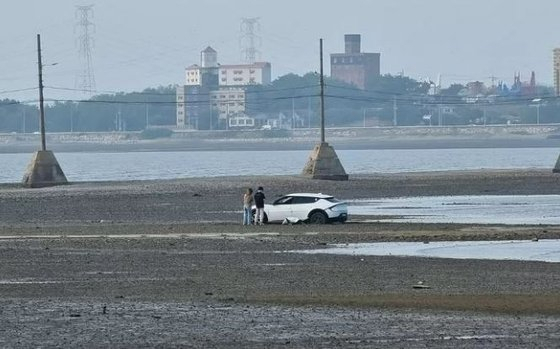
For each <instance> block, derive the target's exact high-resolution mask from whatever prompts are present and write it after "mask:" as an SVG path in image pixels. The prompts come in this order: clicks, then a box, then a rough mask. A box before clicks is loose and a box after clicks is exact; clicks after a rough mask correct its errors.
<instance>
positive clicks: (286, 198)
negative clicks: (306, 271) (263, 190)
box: [273, 196, 293, 205]
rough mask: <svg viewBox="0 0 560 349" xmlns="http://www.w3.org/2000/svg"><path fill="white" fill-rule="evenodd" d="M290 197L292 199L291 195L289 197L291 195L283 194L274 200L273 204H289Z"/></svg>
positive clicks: (290, 201)
mask: <svg viewBox="0 0 560 349" xmlns="http://www.w3.org/2000/svg"><path fill="white" fill-rule="evenodd" d="M292 199H293V197H291V196H284V197H281V198H280V199H278V200H276V201H274V203H273V205H287V204H291V203H292Z"/></svg>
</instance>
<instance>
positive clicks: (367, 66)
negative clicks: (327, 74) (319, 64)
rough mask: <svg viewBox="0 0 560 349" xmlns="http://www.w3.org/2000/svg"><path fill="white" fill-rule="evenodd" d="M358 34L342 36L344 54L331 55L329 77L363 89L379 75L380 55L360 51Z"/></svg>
mask: <svg viewBox="0 0 560 349" xmlns="http://www.w3.org/2000/svg"><path fill="white" fill-rule="evenodd" d="M360 40H361V38H360V34H346V35H344V46H345V50H344V53H333V54H331V77H333V78H335V79H337V80H341V81H344V82H347V83H350V84H354V85H356V87H358V88H361V89H365V88H366V86H367V85H368V83H369V81H370V80H371V79H373V78H375V77H377V76H379V74H380V61H381V54H380V53H366V52H361V51H360Z"/></svg>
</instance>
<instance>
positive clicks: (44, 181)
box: [22, 34, 68, 188]
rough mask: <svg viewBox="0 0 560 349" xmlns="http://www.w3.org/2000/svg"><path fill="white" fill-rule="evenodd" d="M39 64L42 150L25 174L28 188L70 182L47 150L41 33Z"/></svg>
mask: <svg viewBox="0 0 560 349" xmlns="http://www.w3.org/2000/svg"><path fill="white" fill-rule="evenodd" d="M37 58H38V59H37V66H38V72H39V120H40V129H41V150H38V151H36V152H35V154H33V158H32V159H31V163H30V164H29V165H28V166H27V170H26V171H25V173H24V175H23V181H22V184H23V186H25V187H27V188H39V187H48V186H53V185H59V184H65V183H68V180H67V179H66V176H65V175H64V171H62V168H60V165H59V164H58V161H57V160H56V157H55V156H54V153H53V152H52V151H49V150H47V143H46V140H45V139H46V137H45V107H44V98H43V62H42V59H41V35H39V34H37Z"/></svg>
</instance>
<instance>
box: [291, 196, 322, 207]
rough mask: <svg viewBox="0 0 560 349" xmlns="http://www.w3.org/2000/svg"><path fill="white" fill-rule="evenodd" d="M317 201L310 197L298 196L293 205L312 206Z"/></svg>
mask: <svg viewBox="0 0 560 349" xmlns="http://www.w3.org/2000/svg"><path fill="white" fill-rule="evenodd" d="M316 201H317V199H316V198H310V197H305V196H297V197H294V199H293V200H292V204H294V205H297V204H312V203H314V202H316Z"/></svg>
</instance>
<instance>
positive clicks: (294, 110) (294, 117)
mask: <svg viewBox="0 0 560 349" xmlns="http://www.w3.org/2000/svg"><path fill="white" fill-rule="evenodd" d="M294 128H296V106H295V101H294V97H292V130H293V129H294Z"/></svg>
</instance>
